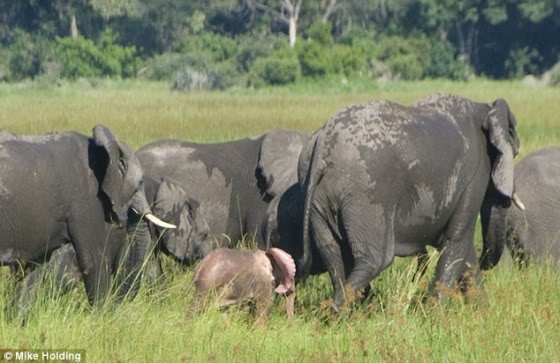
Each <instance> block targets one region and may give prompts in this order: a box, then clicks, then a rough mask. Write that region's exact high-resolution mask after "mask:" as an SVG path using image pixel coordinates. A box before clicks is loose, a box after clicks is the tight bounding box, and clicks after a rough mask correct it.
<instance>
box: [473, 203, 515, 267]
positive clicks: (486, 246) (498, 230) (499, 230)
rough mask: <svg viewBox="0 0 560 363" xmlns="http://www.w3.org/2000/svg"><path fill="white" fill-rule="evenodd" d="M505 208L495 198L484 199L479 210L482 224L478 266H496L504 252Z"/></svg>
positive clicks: (505, 236)
mask: <svg viewBox="0 0 560 363" xmlns="http://www.w3.org/2000/svg"><path fill="white" fill-rule="evenodd" d="M506 211H507V208H506V207H504V206H502V205H501V204H499V202H497V201H496V199H494V198H492V199H491V200H490V201H486V200H485V201H484V203H483V205H482V209H481V211H480V217H481V225H482V241H483V246H482V255H481V257H480V267H481V268H482V269H483V270H489V269H491V268H493V267H494V266H496V265H497V264H498V262H499V261H500V258H501V257H502V253H503V252H504V246H505V244H506V240H507V238H508V225H507V212H506Z"/></svg>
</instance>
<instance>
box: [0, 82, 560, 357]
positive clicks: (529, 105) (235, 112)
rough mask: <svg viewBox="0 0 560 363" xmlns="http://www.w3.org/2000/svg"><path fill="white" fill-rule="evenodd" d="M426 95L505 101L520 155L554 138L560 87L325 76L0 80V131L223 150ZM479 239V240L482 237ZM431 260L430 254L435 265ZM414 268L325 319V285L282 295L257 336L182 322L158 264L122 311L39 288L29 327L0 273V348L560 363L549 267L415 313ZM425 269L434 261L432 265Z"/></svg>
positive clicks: (315, 282) (181, 276) (555, 286)
mask: <svg viewBox="0 0 560 363" xmlns="http://www.w3.org/2000/svg"><path fill="white" fill-rule="evenodd" d="M435 92H450V93H454V94H461V95H464V96H466V97H470V98H472V99H474V100H479V101H487V102H490V101H492V100H494V99H496V98H498V97H503V98H505V99H506V100H507V101H508V102H509V104H510V106H511V108H512V110H513V112H514V113H515V115H516V117H517V119H518V123H519V124H518V132H519V134H520V137H521V142H522V146H521V155H520V157H523V156H524V155H526V154H527V153H529V152H531V151H533V150H536V149H538V148H541V147H544V146H546V145H551V144H558V143H559V142H560V128H559V127H558V125H559V124H560V102H558V99H560V89H558V88H551V87H544V86H541V85H527V84H525V83H521V82H511V81H508V82H504V81H502V82H496V81H484V80H483V81H476V82H449V81H442V80H439V81H417V82H381V81H377V82H371V81H368V80H359V81H356V80H352V79H349V80H347V81H346V82H343V83H341V82H340V80H332V79H324V80H319V81H316V82H315V83H295V84H291V85H288V86H282V87H264V88H262V89H260V90H259V91H258V92H257V91H252V90H245V89H232V90H229V91H227V92H220V93H215V92H211V93H206V92H198V93H192V94H185V93H181V92H169V89H168V85H167V84H166V83H163V82H159V83H154V82H150V83H144V82H139V81H136V80H129V81H119V82H116V81H112V80H94V81H85V80H81V81H78V82H73V83H72V84H68V83H66V82H61V83H60V84H59V86H57V87H50V86H47V85H45V84H43V83H32V84H28V83H18V84H15V85H9V84H0V125H1V126H2V127H3V128H6V129H8V130H10V131H13V132H18V133H38V132H45V131H51V130H66V129H75V130H80V131H82V132H84V133H88V134H89V133H90V132H91V129H92V127H93V126H94V125H95V124H97V123H104V124H106V125H107V126H109V127H111V129H112V130H113V131H114V132H115V134H116V135H118V137H119V138H120V139H121V140H125V141H127V142H128V143H130V144H132V145H133V146H135V147H137V146H140V145H142V144H144V143H147V142H149V141H152V140H154V139H158V138H169V137H176V138H187V139H192V140H197V141H200V142H211V141H224V140H230V139H234V138H240V137H244V136H251V135H257V134H259V133H262V132H264V131H267V130H270V129H272V128H280V127H287V128H299V129H303V130H307V131H313V130H315V129H316V128H318V127H319V126H320V125H322V124H323V123H324V122H325V120H326V119H327V118H328V117H329V116H331V115H332V114H333V113H334V112H336V111H337V110H339V109H341V108H342V107H345V106H347V105H349V104H352V103H356V102H366V101H368V100H374V99H390V100H394V101H398V102H401V103H404V104H409V103H411V102H413V101H414V100H417V99H418V98H420V97H422V96H425V95H428V94H433V93H435ZM477 243H480V236H479V235H477ZM433 262H435V259H434V260H433ZM414 269H415V264H414V261H413V259H399V260H398V261H397V262H396V263H395V264H394V265H393V266H392V267H391V268H390V269H389V270H387V271H385V272H384V273H383V274H382V275H381V277H380V278H379V279H377V280H375V281H374V283H373V286H374V289H375V291H376V295H377V297H376V299H375V301H374V302H373V303H372V304H371V305H370V306H364V307H361V308H359V309H357V310H356V311H354V313H353V314H352V315H351V316H344V317H343V318H342V319H340V320H326V319H325V318H324V315H323V313H322V311H321V308H320V304H321V302H322V301H324V300H325V299H327V298H328V297H329V296H330V293H331V286H330V283H329V282H328V278H327V276H321V277H318V278H314V279H311V280H310V281H308V282H307V283H306V284H305V285H303V286H302V287H301V288H300V290H299V292H298V302H297V305H296V314H297V317H296V320H295V321H294V322H292V323H290V322H288V321H287V320H286V316H285V313H284V311H283V308H282V301H281V300H279V301H278V303H277V305H276V307H275V309H274V312H273V316H272V319H271V321H270V322H269V324H268V326H266V327H259V326H255V325H254V323H253V321H252V320H251V319H250V318H249V315H248V314H247V311H246V310H247V309H243V308H241V309H235V308H234V309H232V310H230V311H228V312H219V311H216V310H211V311H209V312H208V313H206V314H203V315H200V316H198V317H194V318H192V319H187V318H186V317H185V312H186V310H187V308H188V307H189V303H190V299H191V291H190V281H191V272H190V271H182V269H180V268H178V267H177V266H175V265H174V264H173V263H171V262H170V261H169V262H168V263H166V273H167V282H166V283H165V284H163V285H161V286H159V287H157V288H152V289H150V288H144V289H143V291H142V293H141V295H140V296H139V298H137V299H136V300H134V301H133V302H131V303H127V304H124V305H121V306H116V307H115V306H107V307H104V308H102V309H95V311H94V312H90V308H89V306H88V305H87V300H86V298H85V294H84V291H83V288H82V289H80V290H76V291H74V292H72V293H71V294H70V295H67V296H64V297H56V296H53V295H52V294H51V293H50V292H49V285H48V284H45V286H44V287H43V291H42V293H41V294H40V301H39V303H38V304H36V305H35V307H34V309H33V311H32V314H31V317H30V319H29V321H28V323H27V325H26V326H25V327H21V326H19V325H16V324H14V323H10V322H7V321H6V319H5V316H4V307H5V306H6V305H7V303H8V300H9V296H10V295H9V294H10V281H9V280H8V276H7V273H6V271H5V270H4V271H0V348H28V349H37V348H45V349H48V348H53V349H54V348H58V349H60V348H74V349H86V351H87V353H86V354H87V361H89V362H129V361H130V362H142V361H147V362H188V361H203V362H206V361H210V362H212V361H217V362H222V361H234V362H247V361H259V362H263V361H266V362H293V361H310V362H335V361H336V362H356V361H389V362H401V361H414V362H416V361H426V362H432V361H438V362H439V361H446V362H465V361H469V362H511V361H515V362H517V361H535V362H556V361H560V350H559V348H558V342H559V341H560V329H558V327H559V326H560V279H558V271H557V270H554V269H552V268H550V267H548V266H546V265H532V266H530V267H529V268H527V269H525V270H523V271H520V270H517V269H515V268H512V267H511V266H510V265H507V264H504V265H501V266H499V268H497V269H495V270H492V271H490V272H488V273H487V274H486V278H485V292H486V298H480V299H476V300H474V301H472V302H466V301H464V300H463V299H461V298H459V297H457V298H453V299H452V300H451V301H450V302H449V303H447V304H445V305H443V306H437V305H436V306H432V305H429V304H421V303H419V302H418V298H419V297H420V295H421V293H423V292H425V291H426V290H427V286H428V283H429V280H430V279H431V277H432V276H433V273H432V272H431V271H430V272H428V273H427V274H426V276H425V278H423V279H422V280H420V281H419V282H418V283H412V282H411V280H412V273H413V272H414ZM432 269H433V263H432Z"/></svg>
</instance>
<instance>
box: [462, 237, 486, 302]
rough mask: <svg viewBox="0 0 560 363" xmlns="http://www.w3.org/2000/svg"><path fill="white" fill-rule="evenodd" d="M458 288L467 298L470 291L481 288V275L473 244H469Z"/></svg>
mask: <svg viewBox="0 0 560 363" xmlns="http://www.w3.org/2000/svg"><path fill="white" fill-rule="evenodd" d="M460 286H461V290H462V291H463V293H464V294H465V295H467V296H468V294H469V293H470V292H471V290H472V289H478V288H480V287H482V274H481V273H480V266H479V263H478V257H477V256H476V251H475V248H474V244H471V246H470V248H469V251H468V254H467V258H466V260H465V264H464V266H463V273H462V275H461V278H460Z"/></svg>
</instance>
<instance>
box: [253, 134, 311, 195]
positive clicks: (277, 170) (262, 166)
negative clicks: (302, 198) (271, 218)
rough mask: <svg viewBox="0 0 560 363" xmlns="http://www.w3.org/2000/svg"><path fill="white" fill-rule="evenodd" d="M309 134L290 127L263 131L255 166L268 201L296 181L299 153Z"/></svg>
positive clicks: (258, 180)
mask: <svg viewBox="0 0 560 363" xmlns="http://www.w3.org/2000/svg"><path fill="white" fill-rule="evenodd" d="M308 137H309V135H308V134H306V133H304V132H300V131H293V130H274V131H271V132H269V133H268V134H266V135H265V137H264V139H263V142H262V145H261V149H260V153H259V158H258V161H257V169H256V170H255V174H256V177H257V185H258V187H259V189H260V190H261V193H262V195H263V198H264V199H265V200H267V201H271V200H272V198H274V197H277V196H280V195H281V194H282V193H283V192H284V191H286V190H287V189H288V188H289V187H290V186H292V185H294V184H296V183H297V166H298V159H299V154H300V152H301V149H302V148H303V145H305V143H306V142H307V139H308Z"/></svg>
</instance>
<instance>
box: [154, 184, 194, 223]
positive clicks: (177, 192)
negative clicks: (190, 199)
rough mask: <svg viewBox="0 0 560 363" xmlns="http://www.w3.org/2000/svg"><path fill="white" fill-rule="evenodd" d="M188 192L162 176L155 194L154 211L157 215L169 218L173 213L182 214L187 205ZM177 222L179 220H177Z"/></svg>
mask: <svg viewBox="0 0 560 363" xmlns="http://www.w3.org/2000/svg"><path fill="white" fill-rule="evenodd" d="M186 201H187V193H185V191H184V190H183V188H181V187H180V186H179V185H178V184H176V183H174V182H172V181H170V180H168V179H165V178H162V179H161V182H160V183H159V186H158V188H157V190H156V193H155V196H154V206H153V211H154V213H155V214H156V215H161V216H164V217H167V218H169V217H170V216H171V215H173V214H177V216H178V215H179V214H180V212H181V209H182V208H183V207H185V208H186V207H187V206H186V205H185V204H186ZM175 222H177V223H178V222H179V221H178V220H176V221H175Z"/></svg>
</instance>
